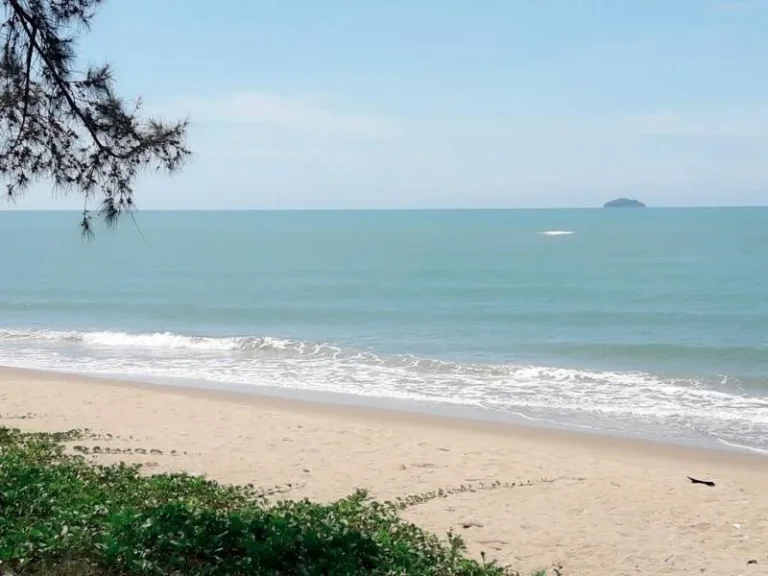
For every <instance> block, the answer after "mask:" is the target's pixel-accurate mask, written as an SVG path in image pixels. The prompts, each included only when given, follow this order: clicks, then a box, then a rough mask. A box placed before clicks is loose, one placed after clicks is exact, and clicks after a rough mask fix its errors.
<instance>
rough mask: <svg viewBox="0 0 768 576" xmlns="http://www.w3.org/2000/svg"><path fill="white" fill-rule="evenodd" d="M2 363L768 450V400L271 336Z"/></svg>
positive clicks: (45, 333)
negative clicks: (493, 414) (479, 413)
mask: <svg viewBox="0 0 768 576" xmlns="http://www.w3.org/2000/svg"><path fill="white" fill-rule="evenodd" d="M0 364H3V365H6V366H16V367H24V368H37V369H47V370H57V371H66V372H77V373H84V374H95V375H99V374H101V375H121V376H126V377H132V378H136V379H142V378H145V379H152V378H159V379H166V378H171V379H182V380H186V381H189V380H195V381H200V382H210V383H214V384H223V385H227V384H229V385H238V386H254V387H258V386H267V387H273V388H281V389H294V390H305V391H312V392H335V393H342V394H351V395H357V396H367V397H372V398H391V399H401V400H414V401H429V402H438V403H443V404H454V405H464V406H473V407H478V408H484V409H491V410H494V411H500V412H505V413H510V414H523V415H526V416H529V417H533V418H538V419H549V420H553V421H557V422H561V423H565V424H569V423H570V424H575V425H588V427H594V428H598V429H611V430H625V429H626V427H627V425H628V423H629V424H631V425H632V426H633V427H634V428H635V429H637V430H638V431H641V432H642V431H648V432H652V433H656V434H659V433H662V434H664V435H665V436H666V437H671V438H674V437H679V438H691V437H697V438H701V437H704V438H708V439H710V440H714V441H717V442H722V443H724V444H727V445H733V446H744V447H747V448H749V449H754V450H765V449H768V398H766V397H764V396H759V395H755V394H751V393H749V392H748V391H746V390H745V389H744V388H743V387H741V386H739V385H738V383H736V385H733V382H732V381H729V385H728V386H723V385H722V382H705V381H701V380H697V379H682V378H665V377H661V376H658V375H654V374H650V373H644V372H617V371H597V370H578V369H571V368H562V367H552V366H535V365H528V364H516V363H508V364H498V363H497V364H492V363H461V362H450V361H444V360H439V359H430V358H422V357H418V356H411V355H379V354H376V353H374V352H371V351H359V350H354V349H350V348H345V347H341V346H336V345H333V344H328V343H313V342H304V341H298V340H290V339H285V338H276V337H271V336H238V337H211V336H188V335H182V334H175V333H171V332H161V333H152V334H149V333H147V334H131V333H126V332H111V331H94V332H82V331H53V330H37V331H34V330H33V331H24V330H0Z"/></svg>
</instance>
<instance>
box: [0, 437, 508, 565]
mask: <svg viewBox="0 0 768 576" xmlns="http://www.w3.org/2000/svg"><path fill="white" fill-rule="evenodd" d="M80 437H81V434H80V433H78V432H76V431H73V432H68V433H64V434H30V433H22V432H20V431H18V430H9V429H7V428H0V574H2V573H3V572H11V573H13V574H17V575H24V574H28V575H40V576H54V575H55V576H73V575H75V574H78V575H85V576H91V575H92V576H104V575H115V576H117V575H121V576H122V575H126V576H127V575H145V576H155V575H157V576H159V575H179V576H181V575H184V576H213V575H216V576H218V575H249V574H258V575H297V576H298V575H302V576H311V575H320V574H329V575H330V574H333V575H339V576H347V575H353V574H355V575H357V574H370V575H382V576H383V575H388V576H389V575H398V574H408V575H417V576H422V575H423V576H426V575H434V576H451V575H456V576H459V575H461V576H502V575H505V574H511V572H509V571H507V570H505V569H503V568H501V567H498V566H496V565H494V564H485V563H478V562H476V561H474V560H471V559H467V558H466V557H465V556H464V555H463V552H464V546H463V543H462V542H461V540H460V539H459V538H457V537H454V536H451V535H449V537H448V539H447V541H443V540H441V539H439V538H437V537H436V536H434V535H432V534H429V533H427V532H425V531H424V530H422V529H420V528H418V527H417V526H415V525H413V524H409V523H407V522H404V521H403V520H401V519H400V517H399V515H398V511H399V508H398V506H397V505H395V504H389V503H387V504H381V503H377V502H374V501H371V500H369V499H368V498H367V496H366V494H365V493H364V492H356V493H355V494H353V495H352V496H350V497H348V498H345V499H343V500H340V501H338V502H335V503H332V504H327V505H326V504H318V503H314V502H310V501H308V500H302V501H295V502H292V501H283V502H278V503H270V502H268V501H267V499H266V498H265V497H264V496H263V494H262V493H260V492H259V491H258V490H256V489H254V488H253V487H250V486H247V487H235V486H222V485H219V484H217V483H215V482H212V481H210V480H206V479H203V478H199V477H193V476H189V475H186V474H158V475H154V476H144V475H142V474H140V473H139V468H138V467H137V466H127V465H125V464H120V465H114V466H96V465H92V464H90V463H88V462H87V461H86V460H85V459H84V458H83V457H82V456H80V455H71V454H68V453H66V452H65V450H64V448H63V444H62V443H63V442H64V441H72V440H76V439H78V438H80Z"/></svg>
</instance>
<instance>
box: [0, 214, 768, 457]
mask: <svg viewBox="0 0 768 576" xmlns="http://www.w3.org/2000/svg"><path fill="white" fill-rule="evenodd" d="M78 222H79V216H78V214H77V213H74V212H64V211H62V212H23V211H5V212H0V244H1V245H2V250H0V365H4V366H14V367H23V368H34V369H42V370H52V371H59V372H70V373H78V374H89V375H95V376H109V377H117V378H126V379H130V380H140V381H147V382H155V383H159V384H164V385H182V386H187V385H192V386H202V387H209V388H216V389H227V390H238V391H242V392H252V393H256V394H270V395H278V396H287V397H301V398H305V399H310V400H315V401H320V402H332V403H336V402H342V403H352V404H359V405H366V406H367V405H370V406H381V407H392V406H394V407H396V408H397V409H405V410H410V411H416V412H425V413H448V414H451V415H459V416H460V417H461V416H465V417H469V418H482V419H491V420H498V421H513V422H519V423H524V424H529V425H534V426H546V427H555V428H563V429H567V430H573V431H581V432H594V433H601V434H611V435H621V436H630V437H640V438H645V439H651V440H659V441H663V442H672V443H683V444H692V445H697V446H706V447H713V448H714V447H720V448H725V449H736V450H747V451H753V452H764V453H768V208H730V209H720V208H717V209H715V208H713V209H653V208H649V209H596V210H587V209H585V210H538V211H537V210H488V211H484V210H473V211H459V210H457V211H317V212H288V211H286V212H246V211H243V212H137V213H136V222H135V223H134V222H133V221H132V220H131V219H130V218H127V219H124V220H123V221H122V222H121V223H120V224H119V226H118V227H117V228H116V229H108V228H98V227H97V230H96V237H95V238H94V239H93V240H91V241H84V240H83V239H82V238H81V237H80V234H79V230H78ZM1 412H2V407H0V413H1Z"/></svg>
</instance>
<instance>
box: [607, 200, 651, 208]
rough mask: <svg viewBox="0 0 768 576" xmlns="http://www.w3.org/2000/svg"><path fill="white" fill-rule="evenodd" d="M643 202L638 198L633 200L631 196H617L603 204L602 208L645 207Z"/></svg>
mask: <svg viewBox="0 0 768 576" xmlns="http://www.w3.org/2000/svg"><path fill="white" fill-rule="evenodd" d="M645 207H646V206H645V204H643V203H642V202H640V200H633V199H631V198H617V199H616V200H611V201H610V202H606V203H605V204H603V208H645Z"/></svg>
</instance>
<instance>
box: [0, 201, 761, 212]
mask: <svg viewBox="0 0 768 576" xmlns="http://www.w3.org/2000/svg"><path fill="white" fill-rule="evenodd" d="M763 208H768V204H735V205H668V206H652V205H646V206H644V207H605V206H540V207H533V206H522V207H483V208H476V207H455V208H146V209H142V208H138V207H134V210H133V212H135V213H139V212H504V211H507V212H512V211H545V210H549V211H557V210H600V211H602V210H610V211H616V210H619V211H634V210H716V209H763ZM3 212H7V213H11V212H67V213H78V214H79V213H82V210H81V209H75V208H6V207H0V213H3ZM92 212H93V213H94V215H95V214H96V213H97V212H98V210H92Z"/></svg>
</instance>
